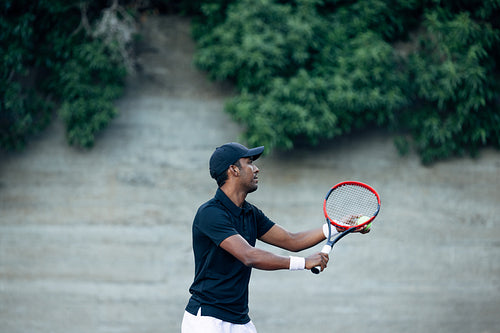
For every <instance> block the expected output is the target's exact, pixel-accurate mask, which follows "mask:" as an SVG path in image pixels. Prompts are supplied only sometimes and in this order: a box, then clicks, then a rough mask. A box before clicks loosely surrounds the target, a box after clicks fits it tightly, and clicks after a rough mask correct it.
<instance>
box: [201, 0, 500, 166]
mask: <svg viewBox="0 0 500 333" xmlns="http://www.w3.org/2000/svg"><path fill="white" fill-rule="evenodd" d="M210 4H211V5H212V7H211V8H212V9H213V11H214V12H216V13H217V18H219V19H220V20H219V21H218V22H214V21H212V22H211V24H210V25H209V26H208V28H207V27H205V30H203V29H197V30H196V37H197V39H198V45H199V50H198V52H197V54H196V57H195V60H196V64H197V65H198V66H199V67H200V68H201V69H204V70H206V71H207V72H208V73H209V75H210V77H212V78H213V79H217V80H231V81H233V82H235V83H236V84H237V87H238V88H239V90H240V95H239V96H237V97H235V98H234V99H232V100H230V101H229V102H228V103H227V107H226V109H227V111H228V112H229V113H230V114H232V115H233V116H234V118H235V119H236V120H237V121H239V122H241V123H242V124H244V126H245V129H246V130H245V133H244V138H245V139H246V140H247V141H248V142H249V144H264V145H266V146H267V148H268V150H270V149H273V148H284V149H291V148H293V146H294V143H295V142H297V141H302V140H303V139H307V140H308V141H309V142H310V143H312V144H315V143H317V142H318V141H320V140H322V139H328V138H332V137H334V136H337V135H343V134H346V133H349V132H351V131H352V130H354V129H365V128H368V127H371V126H379V127H384V128H389V129H392V130H395V131H397V132H399V133H401V134H402V135H400V136H397V139H396V142H395V144H396V145H397V147H398V149H400V151H401V152H402V153H404V152H407V151H409V149H410V145H411V146H413V147H415V148H416V149H417V151H418V152H419V153H420V155H421V157H422V161H423V162H424V163H430V162H432V161H435V160H438V159H442V158H446V157H448V156H453V155H461V154H463V153H466V152H468V153H471V154H475V153H476V152H477V150H478V149H479V148H480V147H483V146H486V145H491V144H493V145H495V146H497V147H500V137H499V132H500V123H499V121H500V113H499V111H498V109H499V100H500V96H499V86H498V78H499V69H498V65H497V60H496V59H499V58H500V54H499V45H500V43H499V38H500V30H499V29H500V27H499V25H500V24H499V22H500V20H499V18H500V4H499V3H498V1H497V0H489V1H474V0H471V1H466V0H463V1H458V2H457V1H425V2H421V1H416V0H415V1H403V0H391V1H373V0H360V1H343V0H324V1H321V0H296V1H278V0H275V1H272V0H259V1H250V0H239V1H232V2H231V4H230V5H228V6H225V7H224V6H221V5H218V4H214V3H212V2H211V3H210ZM219 4H220V3H219ZM207 5H208V4H207ZM205 14H206V13H205ZM206 20H207V19H205V21H206ZM200 21H204V20H203V19H200ZM406 133H409V134H411V135H410V136H407V135H406ZM407 138H409V139H407Z"/></svg>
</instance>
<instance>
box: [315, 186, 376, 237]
mask: <svg viewBox="0 0 500 333" xmlns="http://www.w3.org/2000/svg"><path fill="white" fill-rule="evenodd" d="M378 209H379V202H378V198H377V196H376V195H375V193H373V192H372V191H370V190H369V189H367V188H365V187H362V186H358V185H353V184H347V185H343V186H340V187H338V188H336V189H335V190H333V191H332V192H331V193H330V195H329V196H328V198H327V199H326V201H325V211H326V213H327V215H328V217H329V218H330V219H331V220H333V221H334V222H335V223H337V224H339V225H342V226H345V227H351V226H354V225H357V224H358V218H359V217H361V216H368V217H372V216H374V215H375V214H376V213H377V211H378Z"/></svg>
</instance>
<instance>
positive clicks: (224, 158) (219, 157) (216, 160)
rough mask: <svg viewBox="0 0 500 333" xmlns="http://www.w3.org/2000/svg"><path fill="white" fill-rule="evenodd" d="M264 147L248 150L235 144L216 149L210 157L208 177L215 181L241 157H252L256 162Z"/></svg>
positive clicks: (227, 144)
mask: <svg viewBox="0 0 500 333" xmlns="http://www.w3.org/2000/svg"><path fill="white" fill-rule="evenodd" d="M263 151H264V146H260V147H256V148H251V149H248V148H247V147H245V146H243V145H242V144H240V143H237V142H230V143H226V144H224V145H222V146H220V147H217V148H216V149H215V151H214V153H213V154H212V157H210V176H212V178H214V179H217V177H218V176H220V175H221V174H222V173H223V172H224V171H226V170H227V169H228V168H229V166H231V165H232V164H234V163H236V161H238V160H239V159H240V158H242V157H252V158H253V160H256V159H258V158H259V157H260V155H262V152H263Z"/></svg>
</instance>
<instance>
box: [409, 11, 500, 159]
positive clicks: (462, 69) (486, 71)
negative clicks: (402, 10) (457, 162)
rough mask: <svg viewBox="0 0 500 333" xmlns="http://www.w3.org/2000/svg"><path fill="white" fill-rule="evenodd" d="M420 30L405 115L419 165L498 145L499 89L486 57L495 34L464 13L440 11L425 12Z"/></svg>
mask: <svg viewBox="0 0 500 333" xmlns="http://www.w3.org/2000/svg"><path fill="white" fill-rule="evenodd" d="M424 26H425V27H426V32H425V33H424V34H422V35H421V36H420V43H419V48H418V50H417V52H415V53H414V54H412V55H411V57H410V61H409V69H410V74H411V77H412V80H411V81H412V91H413V92H414V93H415V94H416V96H415V101H416V102H417V103H416V106H415V107H414V108H413V110H411V114H410V115H409V114H406V115H405V122H406V124H405V125H406V126H407V127H408V128H409V129H410V130H411V132H412V133H413V137H414V140H415V143H416V146H417V149H418V150H419V151H420V153H421V156H422V160H423V162H424V163H429V162H432V161H434V160H436V159H439V158H443V157H448V156H452V155H462V154H463V153H465V152H470V153H472V154H475V153H476V152H477V149H478V148H479V147H481V146H485V145H487V144H494V145H496V146H500V136H499V133H500V113H499V109H498V97H499V96H498V88H499V87H498V81H497V78H495V77H493V76H492V74H493V75H494V73H495V70H496V71H498V70H497V69H496V63H495V61H493V59H491V58H490V57H491V53H492V51H493V49H492V47H493V46H494V45H495V44H496V43H498V42H499V39H500V31H499V30H494V29H492V28H491V26H490V25H488V24H485V23H484V22H477V21H474V20H472V19H471V16H470V14H469V13H467V12H462V13H458V14H456V15H450V14H449V13H446V12H444V11H441V10H435V11H429V12H428V13H426V15H425V21H424ZM497 75H498V73H497Z"/></svg>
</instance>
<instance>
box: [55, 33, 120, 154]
mask: <svg viewBox="0 0 500 333" xmlns="http://www.w3.org/2000/svg"><path fill="white" fill-rule="evenodd" d="M56 75H58V76H59V80H60V85H61V86H62V89H61V90H60V94H61V97H62V96H64V98H63V99H64V102H63V103H62V106H61V108H60V110H59V114H60V115H61V118H62V119H63V121H64V122H65V124H66V132H67V136H68V140H69V143H70V144H73V145H76V146H80V147H91V146H93V144H94V140H95V135H96V133H98V132H99V131H101V130H102V129H104V128H105V127H106V126H107V125H108V124H109V122H110V121H111V120H112V119H113V117H114V116H115V115H116V109H115V108H114V106H113V101H114V100H115V99H116V98H118V97H119V96H120V94H121V93H122V89H123V80H124V77H125V75H126V70H125V67H124V66H123V64H122V59H121V57H120V54H119V53H118V50H117V49H112V48H111V49H110V48H109V47H108V46H107V45H106V44H104V43H102V42H100V41H98V40H96V41H92V42H89V43H85V44H82V45H79V46H78V47H76V48H75V50H74V54H73V55H72V57H71V60H69V61H68V62H66V63H65V64H64V66H63V67H62V68H61V70H60V71H57V72H56Z"/></svg>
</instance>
